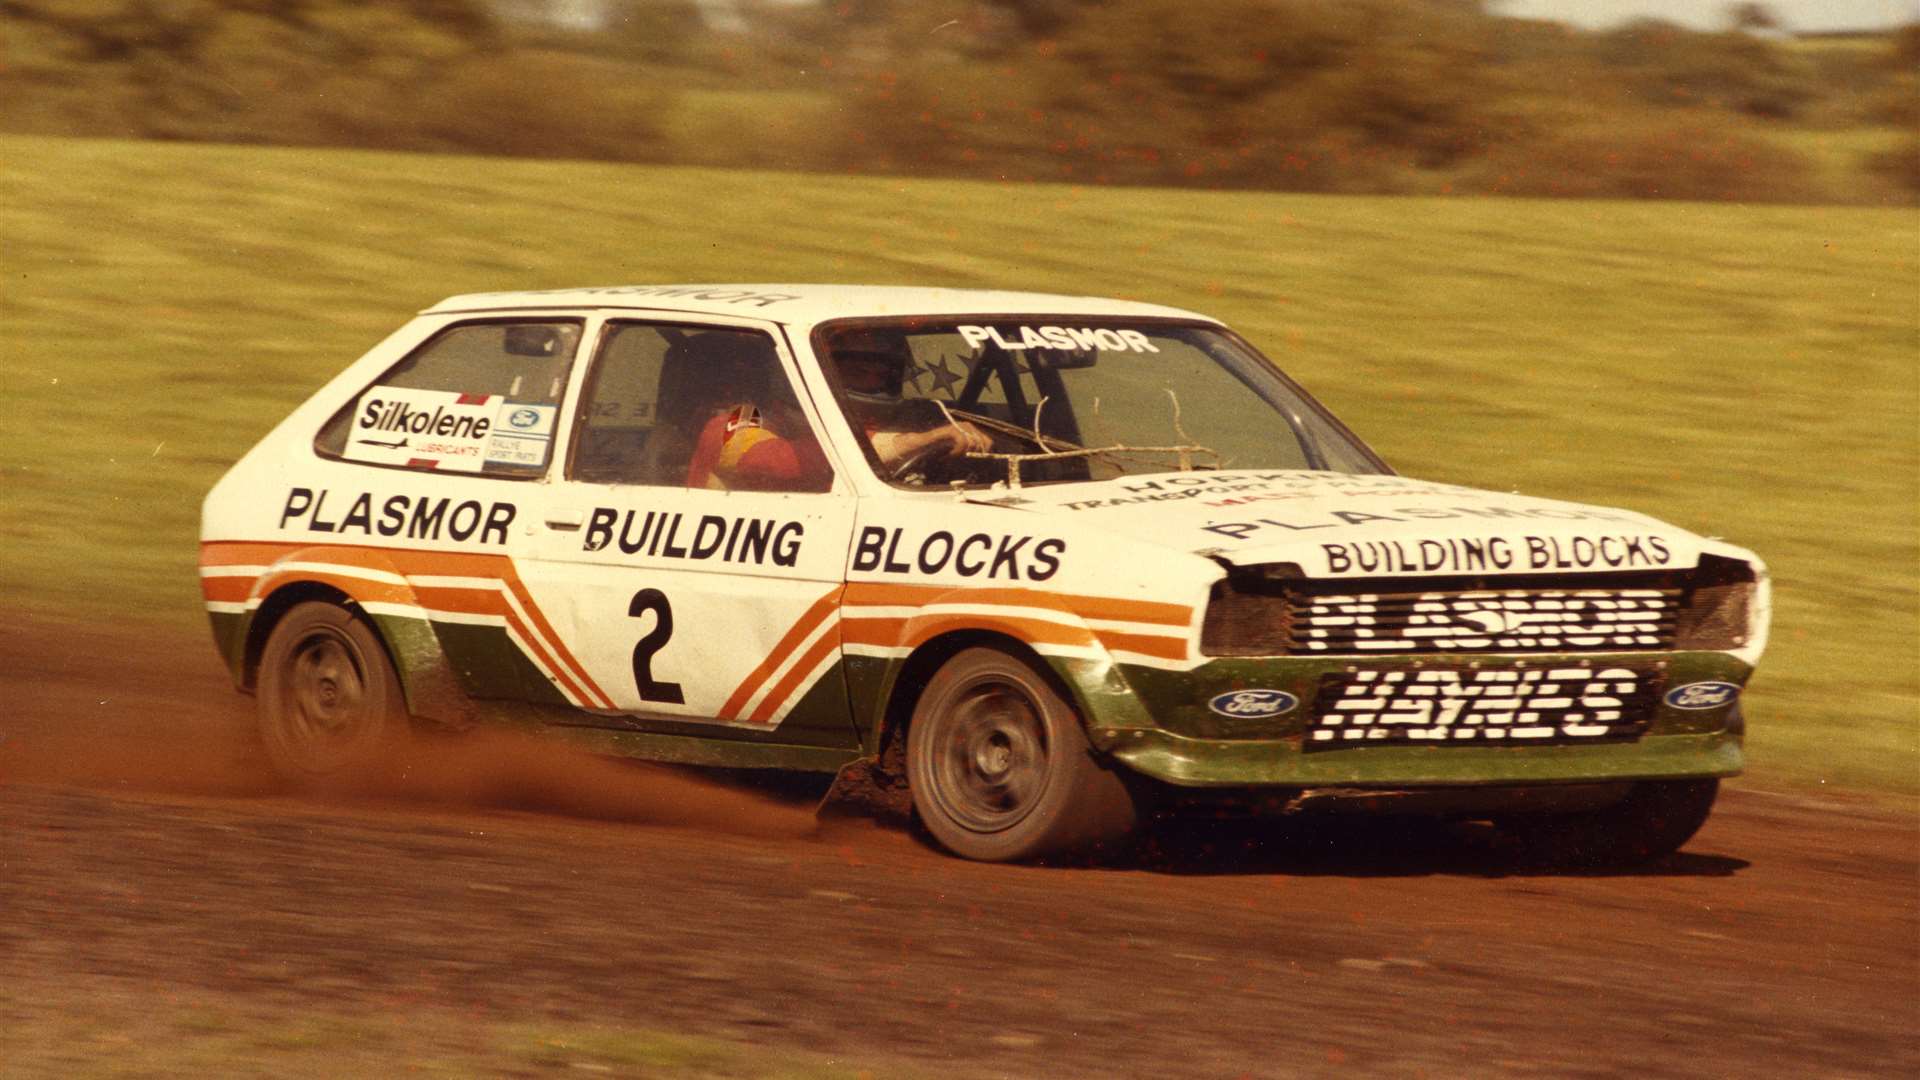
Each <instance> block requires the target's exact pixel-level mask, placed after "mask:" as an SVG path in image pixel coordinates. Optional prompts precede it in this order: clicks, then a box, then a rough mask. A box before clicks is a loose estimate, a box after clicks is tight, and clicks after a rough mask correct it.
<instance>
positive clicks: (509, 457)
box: [314, 319, 581, 477]
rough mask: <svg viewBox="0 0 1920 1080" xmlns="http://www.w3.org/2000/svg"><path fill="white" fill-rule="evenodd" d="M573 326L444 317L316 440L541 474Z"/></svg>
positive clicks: (442, 467) (437, 466)
mask: <svg viewBox="0 0 1920 1080" xmlns="http://www.w3.org/2000/svg"><path fill="white" fill-rule="evenodd" d="M580 333H581V323H580V321H579V320H577V319H551V320H539V321H512V322H508V321H492V322H474V323H461V324H459V325H457V326H450V327H447V328H446V329H445V330H442V331H440V332H439V333H438V334H435V335H434V336H433V337H432V338H430V339H428V340H427V341H426V343H425V344H423V345H421V346H420V347H419V348H417V349H415V350H413V351H412V352H411V353H408V354H407V357H406V359H404V360H401V361H400V362H399V363H397V364H395V365H394V366H393V367H391V368H389V369H387V371H386V372H385V373H384V374H382V375H381V376H380V377H379V378H378V379H376V380H374V382H373V383H372V384H371V385H369V386H367V387H366V388H365V389H363V390H361V391H360V393H359V394H357V395H355V396H354V399H353V400H352V401H351V402H349V403H348V404H347V405H346V406H345V407H344V408H342V409H341V410H340V411H339V412H337V413H335V414H333V417H332V418H331V419H329V420H328V421H327V423H326V426H324V427H322V428H321V429H320V434H319V435H318V436H317V437H316V438H315V439H314V449H315V450H317V451H318V452H319V453H320V454H321V455H323V456H325V457H331V458H340V459H344V460H346V461H363V462H366V463H368V464H372V465H389V466H396V467H399V468H405V469H419V470H427V471H434V472H460V473H483V474H486V475H489V476H508V477H512V476H521V477H526V476H539V475H542V474H543V473H545V472H546V468H547V462H548V461H549V460H550V459H551V458H552V456H553V435H554V424H555V421H556V420H557V418H558V416H559V413H560V398H561V395H562V394H563V393H564V392H565V390H566V386H567V370H568V368H570V367H571V366H572V364H573V357H574V354H575V352H577V351H578V350H579V346H580Z"/></svg>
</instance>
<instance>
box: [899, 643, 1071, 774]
mask: <svg viewBox="0 0 1920 1080" xmlns="http://www.w3.org/2000/svg"><path fill="white" fill-rule="evenodd" d="M971 648H990V649H997V650H999V651H1001V652H1004V653H1006V654H1008V655H1010V656H1013V657H1015V658H1017V659H1019V660H1021V661H1023V662H1024V663H1026V664H1028V665H1029V666H1030V667H1032V668H1033V669H1034V670H1035V671H1037V672H1039V673H1040V676H1041V677H1042V678H1043V679H1045V680H1047V682H1048V683H1050V684H1051V685H1052V686H1053V688H1054V689H1055V690H1056V691H1058V692H1059V694H1060V695H1061V697H1063V698H1065V699H1066V701H1067V703H1068V704H1069V705H1071V706H1073V710H1074V715H1075V716H1076V718H1077V719H1078V720H1079V722H1080V725H1081V727H1082V728H1083V729H1084V728H1086V726H1087V724H1088V717H1089V716H1090V715H1091V714H1090V713H1089V711H1088V708H1089V706H1088V702H1087V699H1086V695H1085V694H1084V693H1083V688H1082V687H1081V686H1079V685H1077V680H1074V679H1070V678H1067V677H1066V676H1065V675H1063V674H1062V673H1061V672H1060V670H1059V669H1058V668H1057V667H1056V666H1055V665H1054V664H1052V663H1050V662H1049V661H1048V659H1047V657H1046V656H1045V655H1044V654H1042V653H1041V652H1040V651H1039V650H1037V649H1035V648H1034V647H1033V646H1032V645H1031V644H1029V643H1028V642H1026V641H1023V640H1021V639H1020V638H1018V637H1016V636H1015V635H1013V634H1011V633H1009V632H1007V631H1006V630H1004V629H999V628H995V627H990V626H969V627H963V628H956V629H950V630H944V631H942V632H940V633H939V634H936V635H935V636H933V637H930V638H928V639H927V640H925V641H923V642H921V643H920V644H919V645H917V646H915V647H914V649H913V651H912V652H911V653H909V654H907V655H906V656H905V657H903V658H902V659H901V660H900V662H899V663H898V664H897V665H896V666H895V667H894V669H893V671H892V672H891V675H890V677H889V678H888V680H887V681H886V682H885V683H884V684H883V687H882V690H881V699H882V705H881V707H880V710H879V713H878V715H877V717H876V722H875V725H874V734H873V736H872V739H871V742H870V744H869V750H870V752H871V753H872V754H873V756H874V757H875V758H877V759H878V760H879V761H880V762H881V763H882V765H883V766H888V765H892V764H897V763H898V761H897V759H898V758H899V757H900V755H902V754H904V752H905V747H906V741H905V736H906V732H907V728H908V726H909V724H910V723H911V722H912V720H913V710H914V706H915V705H916V704H918V703H919V700H920V695H921V694H922V693H924V692H925V691H926V688H927V682H928V680H930V679H932V678H933V675H934V673H935V672H937V671H939V670H940V668H941V667H942V666H944V665H945V664H946V662H947V661H949V660H951V659H953V658H954V657H955V656H957V655H959V654H960V653H962V652H965V651H966V650H967V649H971Z"/></svg>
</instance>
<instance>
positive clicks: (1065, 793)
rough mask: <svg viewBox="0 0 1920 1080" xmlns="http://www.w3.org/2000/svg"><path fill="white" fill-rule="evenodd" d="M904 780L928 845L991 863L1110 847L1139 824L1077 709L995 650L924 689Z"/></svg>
mask: <svg viewBox="0 0 1920 1080" xmlns="http://www.w3.org/2000/svg"><path fill="white" fill-rule="evenodd" d="M907 783H908V787H909V790H910V791H911V792H912V795H913V805H914V809H915V811H917V812H918V814H919V818H920V822H921V824H922V825H924V826H925V827H926V829H927V831H928V832H929V833H931V834H932V835H933V838H934V839H935V840H937V841H939V843H940V844H941V846H943V847H945V848H946V849H947V850H949V851H951V852H953V853H954V854H956V855H960V856H962V857H964V858H968V859H978V860H981V861H984V862H1009V861H1015V860H1021V859H1032V858H1036V857H1038V856H1042V855H1050V854H1057V853H1062V852H1069V851H1078V850H1085V849H1089V848H1095V847H1098V846H1101V845H1104V844H1110V843H1114V842H1117V841H1119V840H1120V839H1122V838H1123V837H1125V836H1126V835H1127V834H1128V833H1130V832H1132V830H1133V827H1134V825H1135V823H1136V822H1137V820H1138V811H1137V809H1136V808H1135V805H1134V800H1133V795H1132V792H1131V791H1130V790H1129V788H1128V786H1127V784H1126V782H1125V780H1124V778H1122V777H1121V776H1120V775H1119V774H1118V773H1116V772H1114V771H1113V770H1111V769H1109V768H1107V767H1105V766H1104V765H1102V764H1101V762H1099V761H1097V760H1096V759H1095V758H1094V756H1093V753H1092V750H1091V748H1090V747H1089V746H1088V744H1087V738H1086V733H1085V732H1084V731H1082V729H1081V726H1080V718H1079V716H1078V715H1076V714H1075V712H1074V710H1073V707H1072V706H1071V705H1069V704H1068V703H1067V701H1066V699H1065V698H1064V697H1062V696H1061V694H1060V692H1059V691H1058V690H1056V689H1055V688H1054V687H1053V684H1052V683H1051V682H1050V681H1049V680H1048V679H1047V678H1046V677H1045V676H1044V675H1042V674H1041V673H1040V672H1039V671H1037V670H1035V669H1034V667H1033V666H1032V665H1031V664H1028V663H1026V662H1025V661H1023V660H1021V659H1019V658H1017V657H1014V656H1011V655H1009V654H1007V653H1004V652H1001V651H1000V650H998V649H990V648H973V649H967V650H965V651H964V652H961V653H958V654H956V655H955V656H954V657H953V658H952V659H950V660H948V661H947V662H946V664H945V665H944V666H943V667H941V668H940V670H939V671H938V672H936V673H935V674H934V676H933V678H932V680H930V681H929V682H928V683H927V688H926V691H925V692H924V693H922V694H921V695H920V700H919V702H918V703H916V704H915V706H914V710H913V719H912V722H911V726H910V727H909V728H908V730H907Z"/></svg>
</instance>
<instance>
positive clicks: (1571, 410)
mask: <svg viewBox="0 0 1920 1080" xmlns="http://www.w3.org/2000/svg"><path fill="white" fill-rule="evenodd" d="M1917 260H1920V211H1915V210H1911V209H1908V210H1896V209H1869V208H1835V207H1781V206H1769V207H1764V208H1749V207H1742V206H1739V205H1731V204H1695V203H1680V202H1659V203H1649V202H1581V201H1559V200H1556V201H1525V200H1501V199H1444V198H1432V199H1428V198H1419V199H1415V198H1383V197H1341V196H1311V195H1284V194H1254V193H1206V192H1194V191H1178V192H1172V191H1163V190H1151V189H1122V190H1110V189H1099V188H1081V187H1068V186H1057V187H1035V186H1015V185H1004V184H993V183H976V182H933V181H901V180H874V179H854V178H843V177H826V176H804V175H790V174H774V173H751V172H722V171H710V170H699V169H685V168H655V167H642V166H629V165H605V164H581V163H565V162H535V161H508V160H494V159H483V158H458V157H440V156H426V155H395V154H380V153H371V152H347V151H302V150H285V149H258V148H248V147H210V146H192V145H184V144H156V143H134V142H113V141H80V140H61V139H51V138H36V137H26V136H8V137H0V282H3V284H0V327H4V330H5V334H4V339H3V340H4V344H0V350H4V351H0V378H3V379H4V383H3V384H0V385H4V387H5V390H4V402H5V404H6V406H7V408H6V414H7V418H8V422H7V423H6V424H5V425H4V427H3V428H0V552H3V553H4V558H0V596H3V597H4V600H3V601H0V604H4V613H5V618H6V625H7V630H6V631H5V632H10V633H11V632H23V629H25V628H30V627H32V626H33V625H35V624H36V623H37V622H40V621H42V620H49V619H67V618H76V619H79V618H84V619H95V618H102V617H108V616H112V617H118V618H133V619H142V620H152V621H160V622H166V623H173V624H180V625H186V624H190V623H193V622H194V621H196V620H198V619H199V617H200V616H199V611H198V602H199V596H198V591H197V586H196V581H195V573H194V558H195V547H194V544H195V537H196V528H197V514H198V504H199V499H200V497H201V495H202V493H204V491H205V490H206V488H207V487H208V485H210V484H211V483H212V482H213V480H214V479H215V477H217V476H218V475H219V473H220V472H221V470H222V469H223V468H224V467H225V466H226V465H227V464H228V463H229V462H231V461H232V460H233V459H234V458H235V457H237V456H238V455H239V454H240V453H241V452H243V451H244V450H245V449H246V447H247V446H248V445H249V444H251V443H252V442H253V441H254V440H255V439H257V438H258V437H259V436H260V435H261V434H263V433H264V432H265V431H266V430H267V428H268V427H269V426H270V425H271V424H272V423H273V422H274V421H276V420H277V419H278V418H279V417H280V416H282V415H283V414H284V413H285V412H286V410H287V409H288V408H290V407H291V406H292V405H294V404H295V403H296V402H298V401H299V400H301V399H302V398H303V397H304V396H305V395H306V394H308V393H309V392H310V391H311V390H312V389H313V388H315V387H316V386H318V385H319V384H320V383H321V382H322V381H323V380H324V379H325V378H327V377H328V376H330V375H332V374H333V373H335V372H336V371H338V370H339V369H340V368H341V367H342V366H344V365H345V364H346V363H348V362H349V361H350V360H352V359H353V358H354V357H355V356H357V355H358V354H359V353H360V352H362V351H364V350H365V349H366V348H367V347H368V346H370V345H371V344H373V343H374V342H375V341H377V340H378V339H379V338H380V337H382V336H383V335H384V334H385V333H387V332H388V331H389V330H391V329H393V328H395V327H397V326H398V325H399V324H400V323H401V322H402V321H404V320H405V319H406V318H407V316H408V315H409V314H410V313H411V312H412V311H414V310H416V309H418V308H420V307H423V306H425V305H427V304H429V303H431V302H433V301H434V300H436V299H438V298H440V297H442V296H445V295H448V294H451V293H457V292H467V291H479V290H490V289H513V288H549V287H556V286H565V285H579V284H612V283H638V282H663V281H726V280H747V281H760V282H774V281H836V282H872V283H887V284H922V285H954V286H997V287H1010V288H1021V289H1037V290H1045V291H1055V292H1075V293H1094V294H1102V295H1111V296H1122V297H1129V298H1136V299H1144V300H1153V301H1157V302H1163V303H1170V304H1175V305H1180V306H1186V307H1192V308H1198V309H1200V310H1204V311H1207V312H1210V313H1213V314H1217V315H1219V316H1221V317H1223V318H1225V319H1227V320H1228V321H1229V322H1231V323H1233V324H1235V325H1236V326H1237V327H1238V328H1239V329H1240V330H1241V331H1242V332H1244V333H1245V334H1246V335H1247V336H1248V337H1249V338H1251V339H1252V340H1253V341H1254V342H1255V343H1257V344H1259V345H1260V346H1262V347H1263V348H1264V349H1266V350H1267V351H1268V353H1269V354H1270V355H1271V356H1272V357H1273V358H1274V359H1275V360H1276V361H1278V362H1279V363H1280V364H1281V365H1282V366H1283V367H1285V368H1286V369H1287V370H1289V371H1290V372H1291V373H1293V374H1294V375H1295V376H1297V377H1298V378H1300V379H1301V380H1302V381H1303V382H1305V383H1306V384H1307V385H1308V386H1309V387H1311V388H1313V389H1314V390H1315V391H1316V393H1318V394H1319V395H1320V396H1321V397H1322V398H1323V399H1324V400H1326V401H1327V402H1328V403H1329V404H1330V405H1331V406H1332V407H1333V408H1334V409H1335V411H1336V412H1338V413H1339V414H1340V415H1341V416H1343V417H1344V418H1346V419H1347V420H1348V422H1349V423H1350V424H1352V426H1353V427H1354V428H1355V429H1356V430H1358V431H1359V432H1360V433H1361V434H1362V435H1363V436H1364V437H1366V438H1367V439H1368V440H1370V441H1371V442H1372V443H1373V445H1374V446H1375V447H1376V448H1377V449H1379V450H1380V451H1381V452H1382V454H1384V455H1385V456H1386V458H1387V459H1388V460H1389V461H1391V462H1393V463H1394V464H1395V465H1396V466H1397V467H1398V468H1400V469H1401V471H1403V472H1407V473H1412V474H1416V475H1421V476H1428V477H1433V478H1436V479H1442V480H1448V481H1454V482H1460V483H1466V484H1473V485H1479V486H1485V487H1493V488H1500V489H1517V490H1520V491H1524V492H1528V493H1531V494H1540V495H1549V496H1555V497H1563V498H1570V499H1576V500H1581V501H1591V502H1600V503H1612V504H1618V505H1624V506H1628V507H1631V508H1633V509H1637V510H1641V511H1645V512H1647V513H1651V514H1653V515H1655V516H1658V517H1662V518H1665V519H1667V520H1670V521H1673V522H1675V523H1676V524H1679V525H1682V526H1685V527H1687V528H1691V529H1695V530H1698V531H1702V532H1706V533H1710V534H1714V535H1720V536H1725V537H1727V538H1728V539H1730V540H1732V541H1734V542H1736V543H1740V544H1743V545H1746V546H1749V547H1752V548H1754V549H1756V550H1758V551H1759V552H1760V553H1761V554H1762V555H1763V556H1765V557H1766V558H1767V560H1768V561H1769V562H1770V563H1771V564H1772V566H1773V569H1774V573H1775V575H1776V580H1777V583H1778V592H1777V609H1776V620H1775V630H1774V644H1773V647H1772V652H1771V653H1770V655H1769V657H1768V659H1767V660H1766V661H1765V662H1764V663H1763V665H1762V669H1761V674H1760V676H1759V678H1758V680H1757V681H1756V683H1755V685H1754V687H1753V690H1752V693H1751V695H1750V697H1749V705H1750V709H1749V713H1750V716H1751V718H1752V723H1753V727H1754V731H1755V734H1754V738H1753V749H1754V758H1755V772H1756V773H1757V774H1759V775H1761V776H1763V777H1779V778H1785V779H1791V780H1794V781H1797V782H1829V781H1830V782H1833V783H1838V784H1846V785H1850V786H1859V787H1873V788H1879V789H1883V790H1897V791H1904V792H1914V791H1916V790H1920V755H1916V752H1915V749H1916V737H1917V733H1920V719H1917V717H1916V701H1917V700H1920V684H1917V681H1916V679H1917V676H1916V664H1915V646H1916V642H1920V610H1917V606H1916V605H1917V604H1920V599H1917V597H1920V593H1917V591H1916V577H1920V569H1917V568H1920V548H1917V547H1916V544H1917V543H1920V539H1917V538H1920V520H1917V515H1920V310H1917V308H1916V297H1920V266H1917V265H1916V261H1917Z"/></svg>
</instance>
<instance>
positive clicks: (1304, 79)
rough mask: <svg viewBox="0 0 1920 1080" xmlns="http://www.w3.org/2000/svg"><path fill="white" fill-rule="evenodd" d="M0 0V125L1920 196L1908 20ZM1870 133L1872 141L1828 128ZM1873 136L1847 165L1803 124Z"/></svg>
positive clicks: (1450, 188) (1276, 182) (1186, 176)
mask: <svg viewBox="0 0 1920 1080" xmlns="http://www.w3.org/2000/svg"><path fill="white" fill-rule="evenodd" d="M530 2H531V0H521V4H520V5H518V6H516V5H514V4H512V3H509V0H386V2H383V3H381V4H373V5H369V4H362V3H356V2H348V0H0V41H4V43H5V47H6V51H5V53H4V55H3V56H0V130H9V131H25V132H43V133H60V134H85V135H103V136H121V137H129V138H154V139H195V140H217V141H226V142H255V143H275V144H292V145H321V146H357V147H378V148H388V149H407V150H435V151H462V152H475V153H487V154H510V155H523V156H541V157H572V158H590V159H602V160H620V161H677V162H696V163H701V164H713V165H753V166H773V167H780V168H794V169H808V170H835V171H855V172H874V173H891V174H909V175H939V176H964V177H980V178H993V179H1011V180H1049V181H1062V182H1068V183H1092V184H1103V183H1104V184H1172V185H1192V186H1213V187H1235V188H1268V189H1281V190H1304V191H1341V192H1501V193H1512V194H1527V195H1568V196H1632V197H1680V198H1722V199H1742V200H1820V199H1834V200H1841V201H1880V200H1884V199H1887V198H1894V197H1901V196H1902V195H1903V193H1904V197H1906V198H1913V197H1914V194H1915V193H1916V192H1920V81H1917V80H1916V74H1915V73H1916V70H1920V26H1908V27H1906V28H1904V29H1902V30H1900V31H1898V32H1894V33H1887V34H1880V35H1872V36H1862V37H1856V38H1840V39H1831V40H1814V41H1794V40H1790V39H1786V38H1783V37H1781V36H1778V35H1777V34H1775V33H1773V23H1772V20H1771V19H1770V17H1769V16H1768V14H1767V13H1766V11H1765V9H1764V8H1763V7H1761V6H1760V5H1755V4H1745V5H1738V6H1736V7H1735V8H1732V9H1729V22H1728V26H1727V28H1726V29H1724V30H1721V31H1716V32H1700V31H1693V30H1687V29H1684V28H1681V27H1678V26H1674V25H1671V24H1667V23H1662V22H1657V21H1641V22H1636V23H1631V24H1628V25H1626V26H1623V27H1620V28H1617V29H1613V30H1608V31H1601V32H1591V31H1581V30H1576V29H1573V28H1570V27H1567V26H1563V25H1560V24H1554V23H1548V22H1534V21H1526V20H1519V19H1512V18H1502V17H1496V16H1493V15H1491V14H1489V13H1488V12H1487V11H1486V10H1485V9H1484V7H1483V5H1482V4H1481V3H1480V2H1479V0H1342V2H1340V3H1331V2H1327V0H1207V2H1205V3H1195V2H1194V0H1125V2H1118V0H821V2H817V3H791V2H784V3H783V2H772V0H741V2H740V3H738V4H736V5H735V6H734V7H733V8H731V9H730V10H731V12H732V17H731V18H728V19H725V20H722V21H715V20H713V19H712V18H711V17H710V13H711V9H703V8H702V7H700V6H698V5H696V4H695V3H693V2H692V0H605V2H604V3H602V4H601V5H599V8H598V11H599V14H600V19H599V21H598V23H597V24H595V25H590V26H584V27H583V26H569V25H563V24H558V23H555V22H553V21H551V20H547V19H542V18H538V17H535V16H536V15H537V14H538V12H537V11H535V10H531V9H530V7H529V6H528V5H529V4H530ZM1839 133H1862V138H1861V139H1859V140H1854V141H1851V142H1850V141H1848V140H1846V139H1837V138H1831V137H1830V136H1835V135H1836V134H1839ZM1832 144H1840V145H1843V146H1848V147H1853V146H1856V145H1857V146H1858V149H1857V151H1849V152H1851V153H1853V158H1844V156H1843V159H1842V160H1841V161H1840V162H1839V165H1838V166H1836V165H1835V164H1834V162H1833V161H1831V160H1825V159H1822V158H1821V157H1820V155H1819V154H1817V153H1816V154H1812V155H1810V154H1809V153H1807V152H1805V150H1804V148H1805V147H1808V146H1814V147H1820V146H1827V145H1832Z"/></svg>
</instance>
